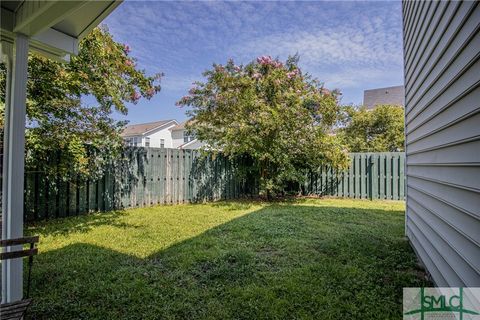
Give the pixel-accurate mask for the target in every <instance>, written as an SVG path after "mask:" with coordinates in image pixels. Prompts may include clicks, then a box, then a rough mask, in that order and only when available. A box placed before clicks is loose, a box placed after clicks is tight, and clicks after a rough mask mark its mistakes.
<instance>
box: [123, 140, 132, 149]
mask: <svg viewBox="0 0 480 320" xmlns="http://www.w3.org/2000/svg"><path fill="white" fill-rule="evenodd" d="M123 141H124V142H125V145H127V146H129V147H130V146H131V145H132V138H125V139H123Z"/></svg>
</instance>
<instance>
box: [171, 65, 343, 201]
mask: <svg viewBox="0 0 480 320" xmlns="http://www.w3.org/2000/svg"><path fill="white" fill-rule="evenodd" d="M203 75H204V77H205V78H206V79H205V81H204V82H195V83H194V85H193V87H192V88H191V89H190V91H189V94H188V95H187V96H184V97H182V98H181V99H180V101H178V103H177V104H178V105H180V106H190V107H191V110H190V111H188V112H187V113H188V115H190V116H191V117H192V121H191V122H190V124H189V125H188V126H187V128H190V129H191V130H194V131H195V133H196V135H197V137H198V138H199V139H200V140H202V141H204V142H206V143H207V145H208V146H209V148H210V149H211V150H217V151H221V152H222V153H223V154H224V155H226V156H227V157H230V158H238V157H248V158H249V159H250V160H251V161H252V163H253V166H252V168H253V169H254V170H255V175H256V176H260V177H261V180H260V188H261V192H262V193H263V194H264V195H267V196H270V195H272V194H274V193H279V192H280V193H281V192H282V191H283V190H284V187H285V186H286V184H287V183H291V182H297V183H301V182H302V181H303V179H304V178H305V173H306V171H308V170H315V169H317V168H318V167H319V166H320V165H323V164H329V165H332V166H334V167H344V166H345V165H346V164H347V156H346V152H345V151H344V150H343V147H342V145H341V144H340V143H339V141H338V139H337V138H336V137H335V136H334V135H332V134H331V132H332V129H333V126H334V124H335V123H336V122H337V120H338V115H339V105H338V95H339V93H338V92H337V91H329V90H327V89H325V88H324V87H323V85H322V84H321V83H319V82H318V81H317V80H315V79H312V78H311V77H310V76H309V75H308V74H304V73H302V71H301V70H300V68H299V67H298V57H297V56H295V57H290V58H289V59H288V60H287V61H286V63H282V62H280V61H279V60H278V59H272V58H271V57H270V56H262V57H259V58H258V59H257V60H255V61H253V62H251V63H249V64H247V65H245V66H244V65H235V63H234V62H233V61H232V60H230V61H228V62H227V64H225V65H220V64H214V65H213V68H212V69H211V70H207V71H206V72H204V74H203Z"/></svg>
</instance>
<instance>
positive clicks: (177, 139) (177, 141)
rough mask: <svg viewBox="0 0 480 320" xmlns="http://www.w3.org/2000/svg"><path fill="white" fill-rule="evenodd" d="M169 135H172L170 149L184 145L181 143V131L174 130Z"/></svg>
mask: <svg viewBox="0 0 480 320" xmlns="http://www.w3.org/2000/svg"><path fill="white" fill-rule="evenodd" d="M171 133H172V134H171V136H172V148H178V147H180V146H181V145H182V144H184V142H183V130H175V131H172V132H171Z"/></svg>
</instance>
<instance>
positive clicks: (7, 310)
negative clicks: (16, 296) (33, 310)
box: [0, 299, 32, 320]
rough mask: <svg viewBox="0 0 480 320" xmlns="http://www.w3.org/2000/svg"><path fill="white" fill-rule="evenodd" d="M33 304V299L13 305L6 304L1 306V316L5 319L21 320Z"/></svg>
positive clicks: (12, 303) (13, 303)
mask: <svg viewBox="0 0 480 320" xmlns="http://www.w3.org/2000/svg"><path fill="white" fill-rule="evenodd" d="M31 302H32V299H25V300H20V301H16V302H11V303H4V304H2V305H1V306H0V315H1V317H2V320H3V319H9V320H13V319H21V318H22V317H23V315H24V314H25V312H26V311H27V308H28V306H29V305H30V303H31Z"/></svg>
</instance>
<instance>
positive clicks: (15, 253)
mask: <svg viewBox="0 0 480 320" xmlns="http://www.w3.org/2000/svg"><path fill="white" fill-rule="evenodd" d="M35 243H38V236H34V237H24V238H17V239H6V240H0V248H6V247H11V246H19V245H21V246H22V249H21V250H11V251H5V250H4V249H2V252H1V253H0V260H1V261H3V260H9V259H16V258H23V257H28V278H27V294H26V298H25V299H23V300H20V301H15V302H10V303H4V304H2V305H0V318H1V319H2V320H7V319H8V320H13V319H22V318H23V317H24V315H25V313H26V312H27V308H28V306H29V305H30V303H31V302H32V299H29V295H30V279H31V274H32V265H33V256H34V255H36V254H37V253H38V249H37V248H35ZM26 244H29V245H30V246H29V248H27V249H24V248H23V246H24V245H26Z"/></svg>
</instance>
